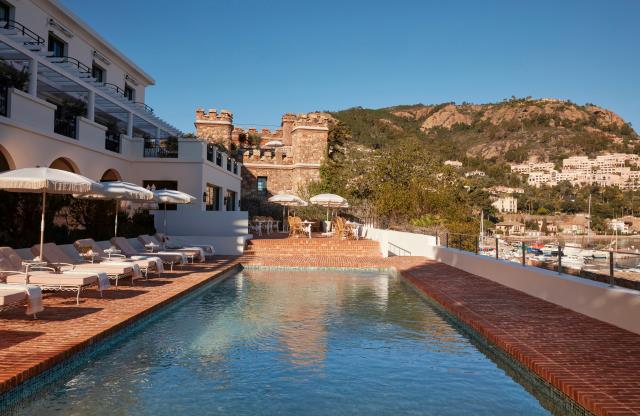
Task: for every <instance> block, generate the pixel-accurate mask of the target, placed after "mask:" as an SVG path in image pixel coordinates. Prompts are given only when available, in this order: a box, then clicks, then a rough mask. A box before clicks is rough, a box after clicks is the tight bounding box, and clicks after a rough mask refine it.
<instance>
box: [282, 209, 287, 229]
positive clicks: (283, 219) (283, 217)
mask: <svg viewBox="0 0 640 416" xmlns="http://www.w3.org/2000/svg"><path fill="white" fill-rule="evenodd" d="M285 220H286V218H285V216H284V205H283V206H282V231H284V221H285Z"/></svg>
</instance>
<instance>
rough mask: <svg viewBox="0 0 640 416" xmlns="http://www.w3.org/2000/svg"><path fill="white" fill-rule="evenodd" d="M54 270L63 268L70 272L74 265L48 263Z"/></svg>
mask: <svg viewBox="0 0 640 416" xmlns="http://www.w3.org/2000/svg"><path fill="white" fill-rule="evenodd" d="M50 264H51V265H52V266H53V267H54V268H56V269H60V270H62V268H63V267H69V268H71V270H73V269H75V268H76V266H75V264H71V263H50Z"/></svg>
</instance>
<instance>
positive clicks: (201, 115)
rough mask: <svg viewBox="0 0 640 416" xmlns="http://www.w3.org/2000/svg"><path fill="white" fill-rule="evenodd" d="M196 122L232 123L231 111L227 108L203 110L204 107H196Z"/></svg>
mask: <svg viewBox="0 0 640 416" xmlns="http://www.w3.org/2000/svg"><path fill="white" fill-rule="evenodd" d="M197 122H214V123H221V124H232V123H233V113H232V112H231V111H229V110H224V109H222V110H220V112H219V113H218V110H216V109H215V108H212V109H210V110H209V111H208V112H205V111H204V108H198V109H197V110H196V123H197Z"/></svg>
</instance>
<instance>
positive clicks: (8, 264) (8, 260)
mask: <svg viewBox="0 0 640 416" xmlns="http://www.w3.org/2000/svg"><path fill="white" fill-rule="evenodd" d="M21 269H22V258H21V257H20V256H18V254H17V253H16V252H15V250H14V249H12V248H11V247H0V270H5V271H20V270H21Z"/></svg>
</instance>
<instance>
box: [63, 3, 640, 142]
mask: <svg viewBox="0 0 640 416" xmlns="http://www.w3.org/2000/svg"><path fill="white" fill-rule="evenodd" d="M62 3H63V4H65V5H66V6H67V7H69V8H70V9H71V10H72V11H73V12H74V13H76V14H77V15H78V16H80V17H81V18H82V19H83V20H84V21H85V22H86V23H88V24H89V25H90V26H92V27H93V28H94V29H96V30H97V31H98V32H99V33H100V34H102V36H104V37H105V38H106V39H107V40H108V41H109V42H111V43H112V44H113V45H115V46H116V47H117V48H118V49H119V50H120V51H122V52H123V53H124V54H125V55H127V56H128V57H129V58H131V59H132V60H133V61H134V62H135V63H136V64H138V65H139V66H140V67H142V68H143V69H144V70H145V71H146V72H147V73H149V74H151V76H152V77H153V78H154V79H155V80H156V85H155V86H152V87H150V88H148V89H147V97H146V101H147V104H149V105H151V106H152V107H153V108H154V109H155V111H156V113H157V114H158V115H159V116H160V117H162V118H164V119H165V120H167V121H169V122H170V123H172V124H174V125H176V126H177V127H179V128H180V129H181V130H183V131H185V132H192V131H193V130H194V127H193V120H194V112H195V109H196V108H198V107H203V108H205V109H209V108H217V109H221V108H225V109H228V110H230V111H232V112H233V113H234V124H236V125H238V126H241V127H246V126H257V127H268V128H275V127H276V126H278V125H279V124H280V118H281V116H282V114H284V113H287V112H293V113H302V112H309V111H316V110H329V111H332V110H340V109H345V108H350V107H356V106H361V107H366V108H379V107H388V106H393V105H399V104H414V103H424V104H434V103H441V102H449V101H455V102H463V101H467V102H474V103H485V102H495V101H500V100H502V99H504V98H509V97H511V96H517V97H526V96H532V97H539V98H542V97H553V98H562V99H570V100H572V101H574V102H576V103H578V104H584V103H587V102H591V103H594V104H597V105H600V106H602V107H605V108H608V109H610V110H612V111H614V112H616V113H618V114H619V115H620V116H622V117H623V118H624V119H625V120H627V121H630V122H631V123H632V124H633V125H634V126H635V127H636V129H638V130H640V1H638V0H610V1H606V2H603V1H602V0H597V1H593V0H562V1H558V0H552V1H550V0H528V1H527V0H521V1H520V0H518V1H514V0H483V1H477V0H457V1H440V0H439V1H435V0H423V1H405V0H396V1H392V2H390V1H378V0H362V1H360V0H325V1H320V2H309V1H299V0H298V1H290V0H282V1H280V0H269V1H264V0H244V1H237V0H223V1H212V0H208V1H207V0H181V1H179V2H176V1H167V0H157V1H151V0H135V1H132V0H109V1H108V2H104V1H98V0H62ZM107 4H108V7H105V6H106V5H107Z"/></svg>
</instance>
